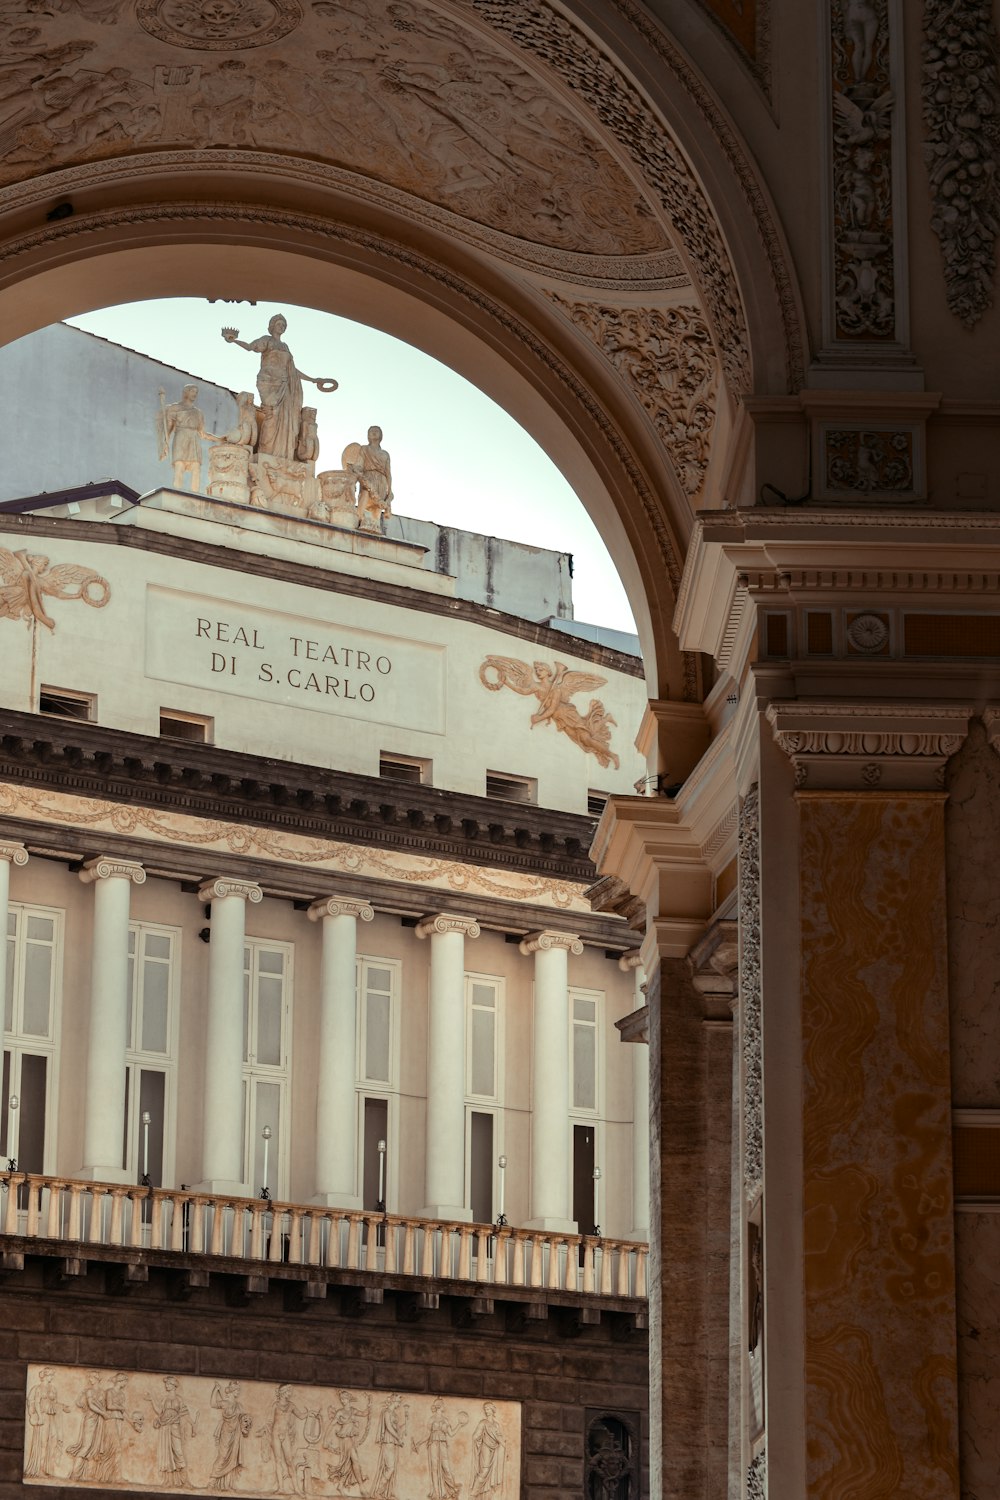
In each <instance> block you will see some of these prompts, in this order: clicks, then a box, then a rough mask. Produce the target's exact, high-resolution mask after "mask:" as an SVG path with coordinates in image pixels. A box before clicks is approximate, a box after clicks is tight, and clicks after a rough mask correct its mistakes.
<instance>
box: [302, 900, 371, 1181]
mask: <svg viewBox="0 0 1000 1500" xmlns="http://www.w3.org/2000/svg"><path fill="white" fill-rule="evenodd" d="M374 915H375V912H374V910H373V909H372V907H371V906H369V904H368V902H367V901H355V900H351V899H349V898H347V897H343V896H331V897H329V898H328V899H326V900H319V901H314V902H313V904H312V906H310V908H309V920H310V921H311V922H321V923H322V924H323V926H322V932H323V952H322V958H321V961H320V984H319V991H320V1018H319V1070H318V1071H319V1077H318V1078H317V1081H316V1195H315V1199H314V1201H315V1202H317V1203H325V1204H327V1205H328V1206H329V1207H331V1208H360V1207H361V1206H362V1205H361V1197H360V1195H359V1194H358V1191H357V1158H358V1111H357V1104H356V1101H355V1049H356V1038H357V1027H358V998H357V958H358V923H359V922H370V921H371V920H372V918H373V917H374Z"/></svg>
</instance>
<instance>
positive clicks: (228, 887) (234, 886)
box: [198, 876, 264, 906]
mask: <svg viewBox="0 0 1000 1500" xmlns="http://www.w3.org/2000/svg"><path fill="white" fill-rule="evenodd" d="M230 896H236V897H239V899H240V900H243V901H249V902H250V905H251V906H257V905H258V904H259V903H260V902H261V901H263V899H264V892H263V891H262V890H261V888H260V886H259V885H257V884H256V882H254V881H249V880H231V879H230V878H229V877H228V876H221V877H219V878H218V879H216V880H209V881H206V883H205V884H204V885H203V886H201V887H200V888H199V890H198V900H199V901H227V900H228V899H229V898H230Z"/></svg>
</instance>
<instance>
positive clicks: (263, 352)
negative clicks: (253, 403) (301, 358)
mask: <svg viewBox="0 0 1000 1500" xmlns="http://www.w3.org/2000/svg"><path fill="white" fill-rule="evenodd" d="M287 327H288V321H287V319H286V318H285V317H284V316H283V315H282V314H281V313H275V315H274V317H273V318H272V319H271V321H270V323H268V325H267V332H266V333H265V334H262V335H261V337H260V338H259V339H254V340H253V342H252V343H250V344H245V343H244V342H243V340H242V339H241V338H239V337H238V333H239V330H238V329H236V328H224V329H223V330H222V337H223V338H224V339H225V341H226V343H227V344H238V345H239V346H240V348H241V349H246V350H247V352H248V353H250V354H259V355H260V369H259V370H258V372H257V390H258V391H259V392H260V404H261V411H262V412H263V411H265V409H266V410H267V412H268V421H267V426H266V427H265V424H264V421H263V419H262V421H261V435H260V448H261V452H264V451H266V452H268V453H270V454H272V455H273V456H274V457H275V458H292V459H293V458H294V457H295V444H296V442H297V441H298V436H299V423H300V420H301V417H302V382H303V380H308V381H309V383H310V385H314V386H315V387H316V389H317V390H319V391H335V390H336V389H337V382H336V381H335V380H328V379H323V380H318V379H314V377H313V376H312V375H306V374H305V372H304V371H303V370H297V369H296V368H295V360H294V358H293V357H292V351H291V350H290V349H289V347H288V345H287V344H286V343H284V342H283V335H284V332H285V329H286V328H287ZM265 436H266V438H267V447H266V450H265V444H264V439H265Z"/></svg>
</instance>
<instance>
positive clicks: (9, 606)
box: [0, 547, 111, 631]
mask: <svg viewBox="0 0 1000 1500" xmlns="http://www.w3.org/2000/svg"><path fill="white" fill-rule="evenodd" d="M0 580H2V581H0V618H5V619H8V620H27V621H29V622H31V621H34V620H37V621H38V622H39V623H40V624H42V625H44V626H45V628H46V629H47V630H52V631H54V630H55V628H56V622H55V620H53V619H52V617H51V616H50V615H49V614H47V613H46V610H45V605H44V602H43V600H44V599H45V597H46V596H48V597H49V598H51V599H82V600H83V602H84V604H89V605H90V607H91V609H103V608H104V606H105V605H106V604H107V602H108V600H109V599H110V598H111V585H110V584H109V583H108V581H107V579H106V578H102V577H101V575H100V574H99V573H95V572H94V570H93V568H82V567H80V566H79V564H77V563H57V564H56V565H55V567H50V566H49V560H48V558H47V557H40V556H39V555H38V554H37V553H32V552H27V551H25V550H24V549H23V548H20V549H19V550H18V551H17V552H9V551H8V550H7V548H6V547H0Z"/></svg>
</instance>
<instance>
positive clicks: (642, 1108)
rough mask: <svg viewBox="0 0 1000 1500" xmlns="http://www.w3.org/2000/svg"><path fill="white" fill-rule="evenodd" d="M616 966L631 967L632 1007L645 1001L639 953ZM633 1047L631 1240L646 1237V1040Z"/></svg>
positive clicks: (647, 1074)
mask: <svg viewBox="0 0 1000 1500" xmlns="http://www.w3.org/2000/svg"><path fill="white" fill-rule="evenodd" d="M618 967H619V968H620V969H623V970H624V971H625V972H626V973H628V972H629V970H631V971H632V973H633V975H634V979H635V1009H636V1010H641V1009H642V1007H643V1006H644V1005H645V1004H646V971H645V970H644V969H643V967H642V959H641V958H640V957H639V955H638V953H623V954H622V956H621V958H620V959H619V960H618ZM628 1045H629V1046H630V1047H631V1049H632V1228H631V1229H630V1230H629V1232H628V1237H629V1239H630V1240H647V1241H648V1239H649V1043H648V1041H645V1042H629V1043H628Z"/></svg>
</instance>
